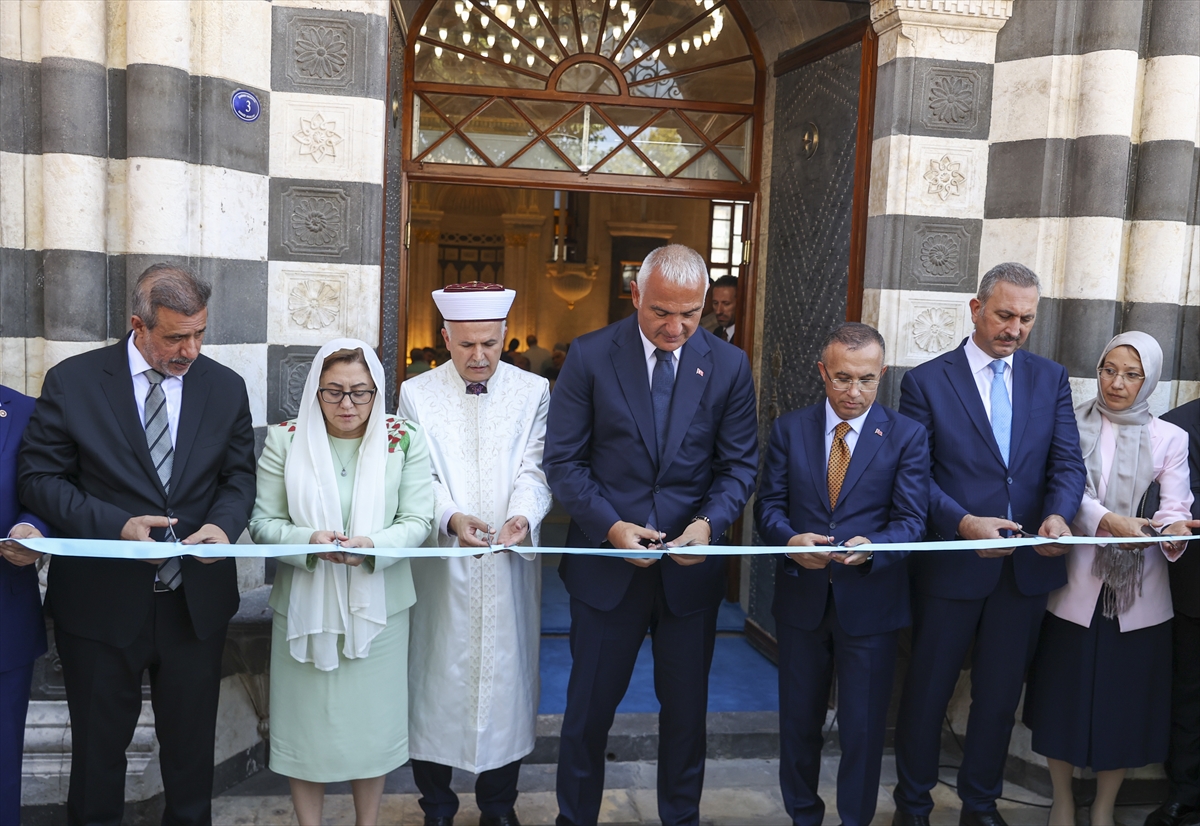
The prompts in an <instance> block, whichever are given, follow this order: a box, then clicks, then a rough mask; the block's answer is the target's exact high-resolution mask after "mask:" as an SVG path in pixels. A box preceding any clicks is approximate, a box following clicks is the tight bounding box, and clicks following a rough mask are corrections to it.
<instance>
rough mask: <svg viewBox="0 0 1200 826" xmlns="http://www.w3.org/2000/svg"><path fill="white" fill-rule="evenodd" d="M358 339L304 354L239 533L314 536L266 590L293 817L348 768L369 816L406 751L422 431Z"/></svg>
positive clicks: (313, 805)
mask: <svg viewBox="0 0 1200 826" xmlns="http://www.w3.org/2000/svg"><path fill="white" fill-rule="evenodd" d="M382 386H383V367H382V365H381V364H380V363H379V359H378V357H376V355H375V352H374V351H373V350H372V349H371V347H370V346H369V345H367V344H366V343H364V342H362V341H357V340H355V339H335V340H334V341H331V342H329V343H328V344H326V345H325V346H324V347H322V348H321V350H320V352H318V353H317V355H316V357H315V358H314V359H313V366H312V368H311V369H310V370H309V374H308V380H307V382H306V383H305V385H304V395H303V396H302V397H301V403H300V411H299V415H298V416H297V418H296V419H295V420H294V421H290V422H284V423H283V424H282V425H280V426H278V427H272V428H270V429H268V431H267V442H266V445H265V447H264V448H263V454H262V458H261V459H260V460H259V463H258V498H257V500H256V501H255V503H254V514H253V515H252V516H251V519H250V535H251V536H252V537H253V538H254V541H255V542H257V543H259V544H286V545H301V544H309V545H314V546H321V547H314V548H313V552H312V553H308V554H298V555H295V556H284V557H279V563H280V564H279V569H278V571H277V573H276V576H275V585H274V587H273V588H272V590H271V607H272V608H274V609H275V618H274V623H273V628H272V636H271V758H270V760H271V768H272V769H273V770H274V771H276V772H278V773H280V774H283V775H285V776H287V777H288V778H290V780H291V787H292V803H293V805H294V806H295V809H296V817H297V819H298V821H299V823H300V825H301V826H309V824H313V826H316V824H320V822H321V814H322V808H323V803H324V797H325V784H326V783H332V782H337V781H345V780H348V781H350V783H351V789H352V790H353V794H354V808H355V815H356V817H355V819H356V821H357V823H358V825H359V826H370V824H374V823H376V821H377V819H378V815H379V806H380V801H381V798H382V796H383V781H384V776H385V775H386V774H387V773H388V772H389V771H391V770H393V769H395V768H398V767H399V766H401V765H403V764H404V762H405V761H407V760H408V697H407V688H406V687H407V685H408V609H409V607H410V606H412V604H413V603H414V602H415V601H416V596H415V593H414V591H413V584H412V575H411V574H410V572H409V565H408V560H407V559H392V558H388V557H376V556H374V555H372V554H371V549H372V548H374V547H390V548H410V547H417V546H419V545H421V543H422V542H424V540H425V537H426V536H428V535H429V526H430V523H431V522H432V520H433V487H432V477H431V476H430V470H429V451H428V448H427V447H426V444H425V437H424V435H423V434H422V433H421V431H420V430H419V429H417V427H416V426H415V425H413V424H412V423H411V422H408V421H405V420H402V419H398V418H395V417H392V416H388V415H387V413H386V412H385V411H384V407H383V402H382V400H380V399H379V397H378V390H379V388H380V387H382Z"/></svg>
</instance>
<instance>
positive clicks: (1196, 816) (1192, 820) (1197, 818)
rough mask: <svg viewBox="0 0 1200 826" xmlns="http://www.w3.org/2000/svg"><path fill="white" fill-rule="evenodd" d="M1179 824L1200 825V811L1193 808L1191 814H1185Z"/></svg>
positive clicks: (1185, 825)
mask: <svg viewBox="0 0 1200 826" xmlns="http://www.w3.org/2000/svg"><path fill="white" fill-rule="evenodd" d="M1179 826H1200V811H1196V810H1195V809H1193V810H1192V813H1191V814H1190V815H1184V816H1183V819H1181V820H1180V821H1179Z"/></svg>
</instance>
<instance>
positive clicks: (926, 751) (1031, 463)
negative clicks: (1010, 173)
mask: <svg viewBox="0 0 1200 826" xmlns="http://www.w3.org/2000/svg"><path fill="white" fill-rule="evenodd" d="M1038 297H1039V284H1038V277H1037V276H1036V275H1034V273H1033V272H1032V271H1030V270H1029V268H1028V267H1025V266H1022V265H1021V264H1016V263H1007V264H997V265H996V266H995V267H992V269H990V270H988V272H987V273H986V274H985V275H984V276H983V279H982V280H981V281H980V282H979V291H978V293H977V294H976V296H975V298H972V299H971V320H972V321H973V322H974V324H975V330H974V332H973V333H972V334H971V336H970V337H968V338H967V339H965V340H964V341H963V343H962V344H961V345H960V346H959V347H958V348H956V349H954V350H951V351H950V352H948V353H944V354H943V355H940V356H938V357H937V358H934V359H932V360H930V361H927V362H925V363H924V364H922V365H920V366H919V367H914V368H913V369H912V370H910V371H909V372H908V373H907V374H906V375H905V376H904V380H903V381H902V382H901V385H900V413H902V414H903V415H905V416H908V417H909V418H911V419H915V420H916V421H918V422H920V423H921V424H922V425H924V426H925V429H926V431H927V432H928V434H929V451H930V459H931V468H930V482H929V513H928V516H927V518H926V537H927V538H928V539H934V540H952V539H965V540H981V539H994V538H999V537H1008V536H1012V535H1013V533H1014V532H1016V531H1022V530H1023V531H1026V532H1029V533H1036V534H1039V535H1040V536H1044V537H1050V538H1055V539H1057V538H1058V537H1060V536H1063V535H1065V534H1069V533H1070V529H1069V528H1068V527H1067V525H1068V524H1070V522H1071V520H1072V519H1074V518H1075V511H1076V510H1078V508H1079V502H1080V500H1081V499H1082V497H1083V487H1084V483H1085V471H1084V466H1083V455H1082V454H1081V453H1080V449H1079V430H1078V428H1077V427H1076V425H1075V414H1074V412H1073V410H1072V408H1071V386H1070V384H1069V383H1068V381H1067V371H1066V368H1064V367H1063V366H1062V365H1061V364H1055V363H1054V362H1052V361H1050V360H1049V359H1045V358H1042V357H1041V356H1036V355H1034V354H1032V353H1028V352H1026V351H1024V350H1022V349H1021V345H1022V344H1024V343H1025V340H1026V338H1027V337H1028V336H1029V331H1030V330H1031V329H1032V328H1033V324H1034V321H1035V320H1036V319H1037V309H1038ZM1105 335H1107V334H1105ZM1068 550H1069V546H1066V545H1039V546H1037V547H1036V548H1029V547H1024V548H1017V549H1016V550H1015V551H1014V550H1013V549H1012V548H1000V549H990V550H984V549H979V550H976V551H974V552H971V551H940V552H930V553H916V554H913V555H912V556H910V557H909V565H910V570H911V572H912V586H913V601H912V613H913V631H912V657H911V660H910V661H909V665H908V675H907V679H906V680H905V684H904V694H903V697H902V699H901V701H900V713H899V718H898V719H897V721H896V775H897V783H896V791H895V798H896V814H895V817H894V818H893V820H892V822H893V823H894V824H896V826H928V824H929V814H930V812H931V811H932V809H933V798H932V796H931V794H930V792H931V790H932V789H933V787H934V786H935V785H936V784H937V782H938V761H939V756H940V752H941V738H942V719H943V718H944V717H945V714H946V706H947V704H948V703H949V702H950V696H951V694H953V692H954V687H955V685H956V684H957V682H958V675H959V671H960V670H961V668H962V664H963V660H964V658H965V657H966V655H967V651H968V650H970V651H971V652H972V654H971V712H970V716H969V718H968V721H967V731H966V735H965V737H964V745H963V751H964V754H963V759H962V764H961V766H960V767H959V770H958V784H957V786H958V796H959V798H960V799H961V800H962V812H961V816H960V818H959V823H960V826H1004V819H1003V818H1002V817H1001V816H1000V814H999V812H998V811H997V810H996V799H997V798H998V797H999V796H1000V792H1001V790H1002V788H1003V784H1004V761H1005V759H1006V758H1007V757H1008V741H1009V738H1010V737H1011V735H1012V728H1013V723H1014V721H1015V713H1016V709H1017V703H1018V702H1019V700H1020V698H1021V688H1022V685H1023V684H1024V681H1025V671H1026V669H1028V667H1029V663H1030V660H1031V659H1032V657H1033V650H1034V646H1035V645H1036V644H1037V638H1038V631H1039V629H1040V628H1041V624H1042V616H1043V614H1045V612H1046V600H1047V595H1048V594H1049V593H1050V592H1051V591H1053V590H1054V589H1056V588H1059V587H1061V586H1063V585H1065V584H1066V582H1067V567H1066V563H1065V561H1064V560H1063V559H1062V554H1064V553H1066V552H1067V551H1068Z"/></svg>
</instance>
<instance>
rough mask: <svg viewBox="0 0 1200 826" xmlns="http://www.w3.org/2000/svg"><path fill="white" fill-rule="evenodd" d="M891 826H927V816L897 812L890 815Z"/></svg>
mask: <svg viewBox="0 0 1200 826" xmlns="http://www.w3.org/2000/svg"><path fill="white" fill-rule="evenodd" d="M892 826H929V815H914V814H909V813H908V812H901V811H897V812H896V813H895V814H894V815H892Z"/></svg>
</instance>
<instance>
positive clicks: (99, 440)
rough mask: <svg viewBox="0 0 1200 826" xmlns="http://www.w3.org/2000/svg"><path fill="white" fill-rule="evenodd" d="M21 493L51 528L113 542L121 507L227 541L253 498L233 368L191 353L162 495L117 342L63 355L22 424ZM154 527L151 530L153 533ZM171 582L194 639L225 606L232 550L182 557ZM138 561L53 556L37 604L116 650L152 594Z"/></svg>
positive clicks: (224, 618) (230, 590) (123, 516)
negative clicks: (178, 583)
mask: <svg viewBox="0 0 1200 826" xmlns="http://www.w3.org/2000/svg"><path fill="white" fill-rule="evenodd" d="M19 483H20V486H21V501H22V502H23V503H24V504H25V505H26V506H27V507H28V508H29V509H30V510H32V511H34V512H35V513H37V514H39V515H41V516H42V517H43V518H44V519H45V520H46V522H47V523H48V524H49V525H50V527H51V529H52V530H53V531H54V532H55V533H56V534H57V535H59V536H68V537H83V538H93V539H118V538H119V537H120V535H121V529H122V528H123V527H124V525H125V523H126V521H128V520H129V518H130V517H133V516H144V515H164V514H165V513H166V511H167V509H168V508H169V509H171V510H172V511H173V512H174V514H175V516H176V517H177V518H178V519H179V522H178V524H176V525H175V533H176V535H177V536H178V537H179V538H181V539H182V538H184V537H186V536H188V535H189V534H191V533H193V532H194V531H196V530H197V529H199V528H200V527H201V526H202V525H204V524H206V523H211V524H214V525H216V526H218V527H219V528H221V530H223V531H224V532H225V535H226V536H228V537H229V540H230V541H231V542H235V541H237V538H238V536H239V535H240V534H241V532H242V530H243V529H244V528H245V527H246V523H247V521H248V520H249V518H250V509H251V508H252V507H253V505H254V431H253V428H252V426H251V420H250V406H249V401H248V399H247V397H246V385H245V383H244V382H243V381H242V378H241V376H239V375H238V374H237V373H235V372H233V371H232V370H230V369H229V368H227V367H223V366H221V365H220V364H217V363H216V362H215V361H213V360H212V359H209V358H207V357H205V356H203V355H202V356H200V357H199V358H198V359H197V360H196V361H195V362H194V363H193V364H192V366H191V368H190V369H189V370H188V372H187V375H186V376H185V377H184V380H183V397H182V400H181V403H180V412H179V428H178V433H177V435H176V439H175V459H174V466H173V470H172V473H171V486H170V487H171V492H170V494H169V495H168V494H167V493H166V492H165V491H164V489H163V485H162V483H161V482H160V481H159V479H158V474H157V472H155V470H154V464H153V462H152V461H151V459H150V450H149V448H148V447H147V445H146V431H145V429H144V427H143V425H142V422H141V420H140V419H139V417H138V413H137V404H136V402H135V400H134V396H133V379H132V377H131V376H130V373H129V359H128V355H127V350H126V340H122V341H120V342H118V343H117V344H114V345H113V346H111V347H105V348H103V349H99V350H93V351H91V352H88V353H83V354H82V355H78V356H75V357H73V358H69V359H67V360H66V361H64V362H62V363H61V364H59V365H58V366H56V367H54V368H52V369H51V370H50V371H49V372H47V373H46V380H45V383H44V384H43V386H42V396H41V398H40V399H38V401H37V406H36V407H35V408H34V412H33V417H32V418H31V419H30V421H29V426H28V427H27V428H26V429H25V441H24V445H23V447H22V450H21V458H20V472H19ZM162 534H163V531H162V530H156V531H155V532H154V533H153V534H152V536H153V537H154V538H156V539H157V538H161V536H162ZM182 565H183V591H184V595H185V597H186V599H187V604H188V611H189V613H190V614H191V618H192V625H193V627H194V628H195V631H196V634H197V635H198V636H199V637H200V638H201V639H204V638H206V637H207V636H209V635H210V634H212V633H213V632H214V631H217V630H219V629H220V628H222V627H224V625H225V624H226V623H227V622H228V621H229V618H230V617H232V616H233V614H234V612H236V611H237V606H238V589H237V573H236V566H235V564H234V561H233V560H232V559H225V560H223V561H221V562H214V563H211V564H207V565H206V564H203V563H201V562H198V561H197V560H195V559H193V558H191V557H190V556H185V557H183V558H182ZM154 574H155V569H154V566H153V565H149V564H147V563H145V562H140V561H134V560H121V559H85V558H71V557H60V558H59V559H56V560H54V562H53V563H52V564H51V566H50V577H49V590H48V592H47V594H46V601H47V604H48V606H49V608H50V612H51V615H52V616H53V617H54V622H55V624H56V625H58V626H61V627H62V628H63V629H64V630H65V631H67V632H69V633H72V634H75V635H77V636H81V637H86V638H88V639H95V640H100V641H103V642H106V643H108V644H110V645H114V646H117V647H124V646H126V645H129V643H131V642H132V641H133V639H134V637H135V636H136V635H137V632H138V630H139V629H140V628H141V627H142V624H143V622H144V621H145V617H146V614H147V612H148V611H149V610H150V607H151V604H152V600H153V599H154V593H153V585H154Z"/></svg>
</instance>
